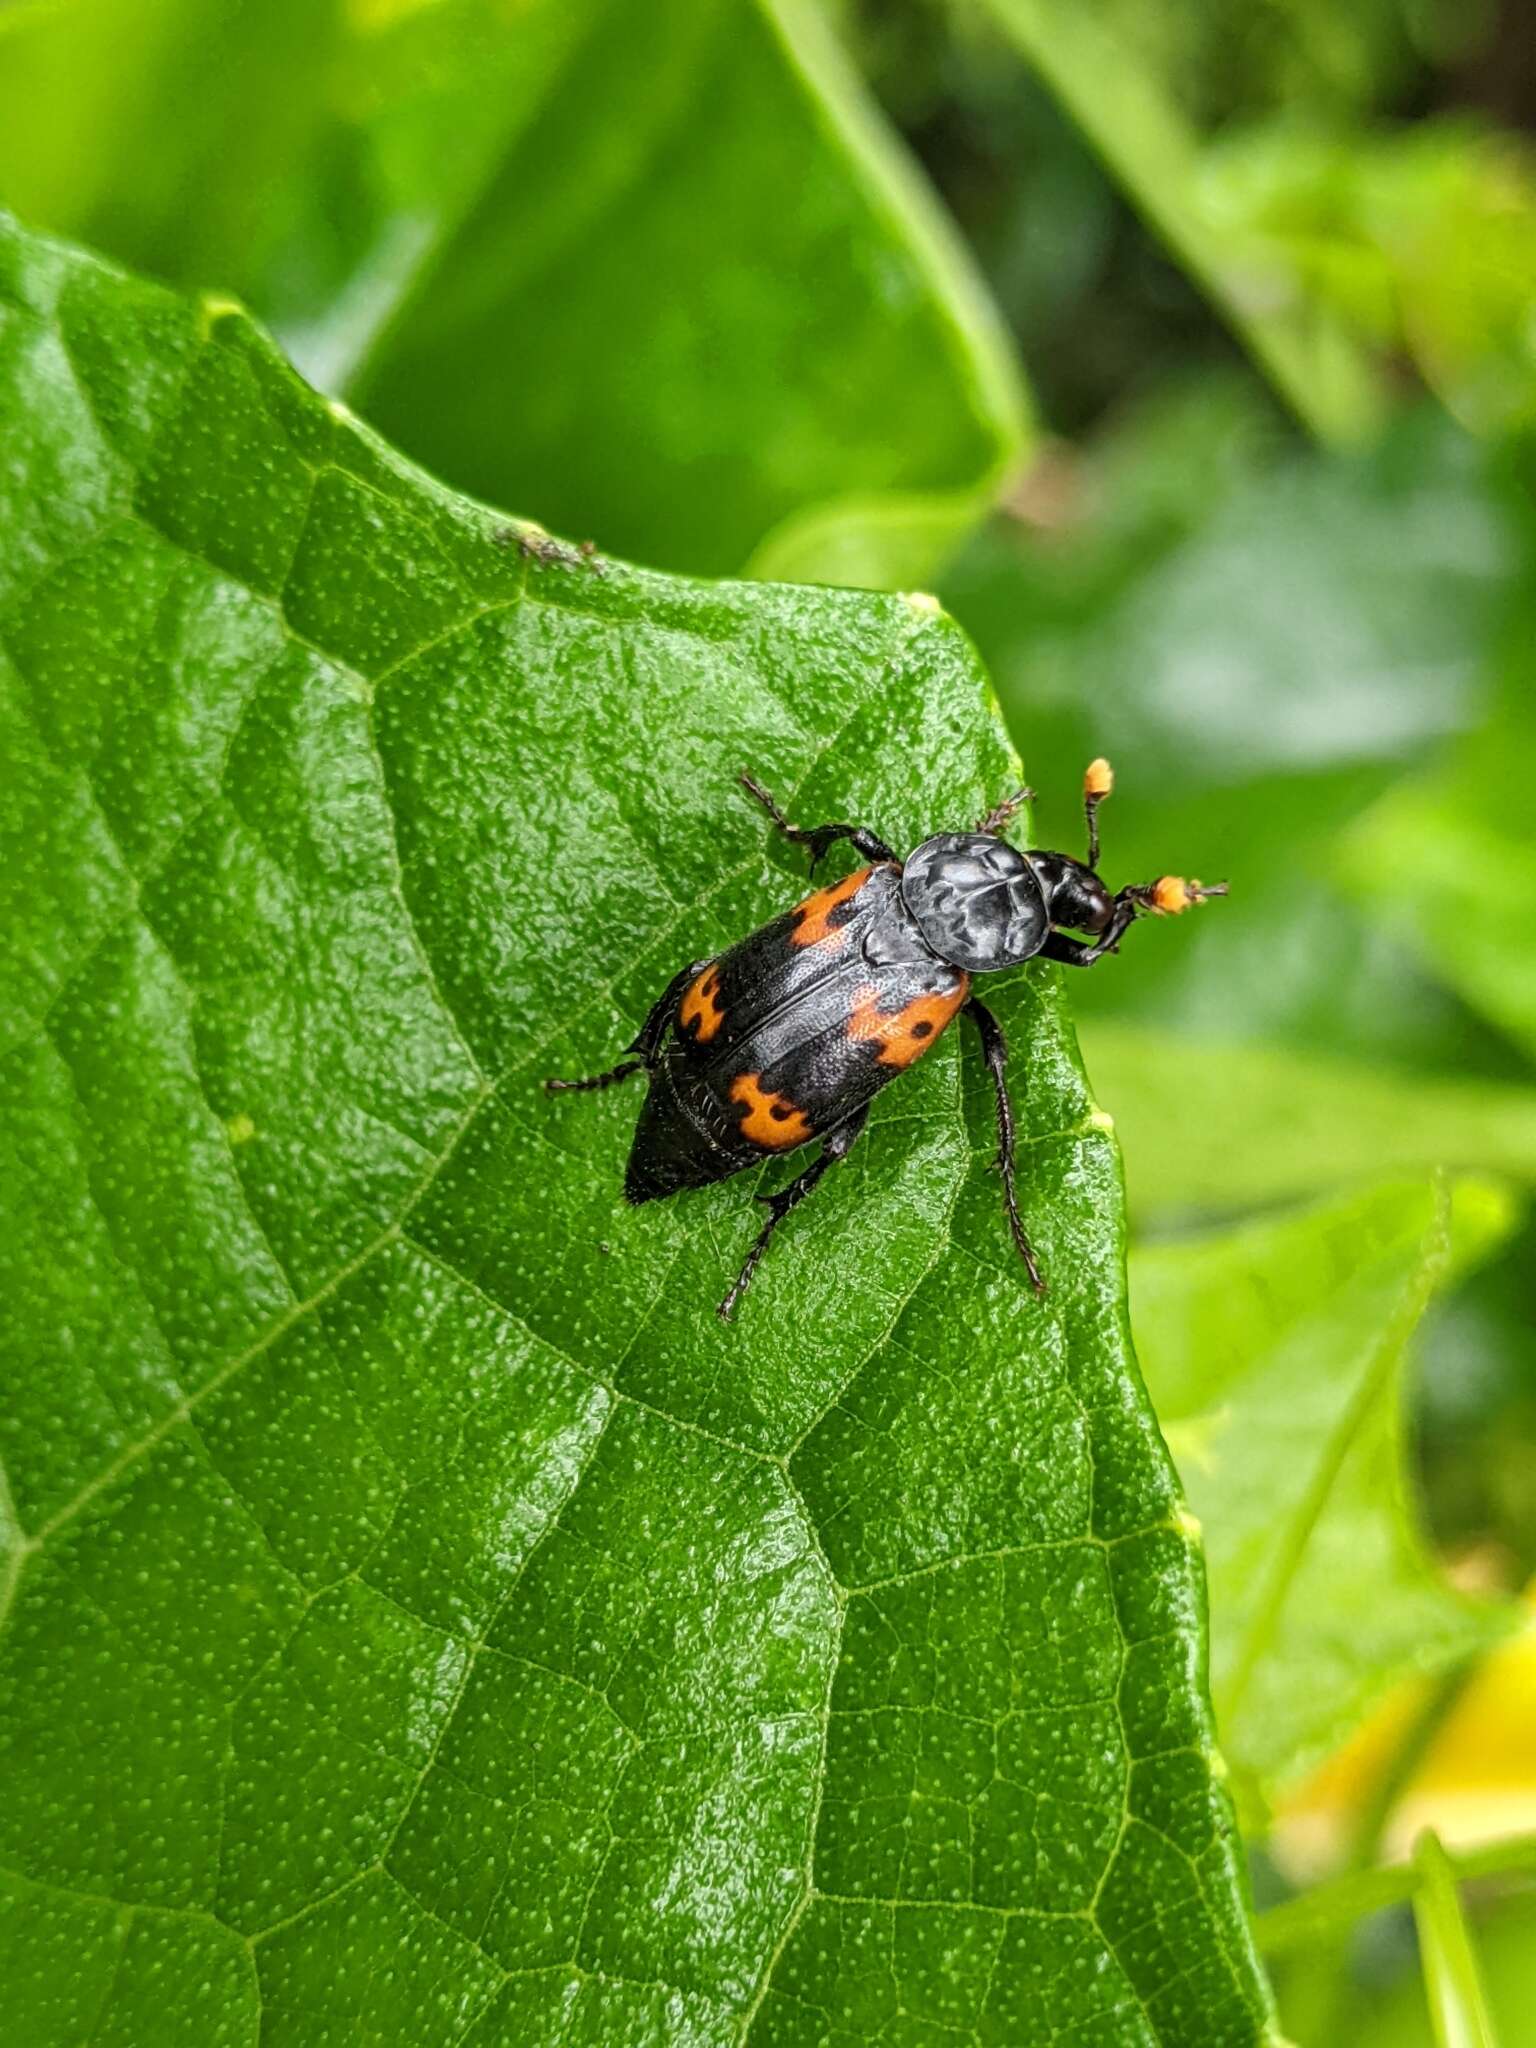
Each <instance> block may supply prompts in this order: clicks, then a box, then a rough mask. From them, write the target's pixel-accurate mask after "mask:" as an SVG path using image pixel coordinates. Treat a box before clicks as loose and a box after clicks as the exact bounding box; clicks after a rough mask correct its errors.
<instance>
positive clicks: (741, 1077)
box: [731, 1074, 812, 1152]
mask: <svg viewBox="0 0 1536 2048" xmlns="http://www.w3.org/2000/svg"><path fill="white" fill-rule="evenodd" d="M731 1100H732V1102H744V1103H745V1104H746V1106H747V1113H746V1115H745V1116H744V1117H743V1118H742V1120H741V1135H742V1136H743V1137H744V1138H750V1139H751V1141H752V1143H753V1144H754V1145H766V1146H767V1147H768V1149H769V1151H771V1152H782V1151H784V1150H786V1148H787V1147H789V1146H790V1145H803V1144H804V1143H805V1141H806V1139H807V1138H809V1137H810V1136H811V1135H812V1133H811V1120H810V1118H809V1117H808V1116H807V1115H806V1113H805V1111H804V1110H803V1109H796V1107H795V1105H794V1104H793V1103H792V1102H791V1101H790V1099H789V1097H788V1096H787V1095H775V1094H774V1092H773V1090H772V1089H771V1088H765V1087H764V1086H763V1084H762V1077H761V1075H759V1074H738V1075H737V1076H736V1078H735V1080H734V1081H733V1082H732V1083H731Z"/></svg>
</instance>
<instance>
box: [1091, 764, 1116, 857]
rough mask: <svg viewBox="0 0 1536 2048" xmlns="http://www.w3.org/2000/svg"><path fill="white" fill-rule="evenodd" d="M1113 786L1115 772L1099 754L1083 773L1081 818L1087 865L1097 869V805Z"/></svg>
mask: <svg viewBox="0 0 1536 2048" xmlns="http://www.w3.org/2000/svg"><path fill="white" fill-rule="evenodd" d="M1114 786H1115V771H1114V769H1113V768H1111V767H1110V765H1109V763H1108V762H1107V761H1106V760H1105V759H1104V756H1103V755H1102V754H1101V755H1100V756H1099V758H1098V759H1097V760H1096V761H1090V762H1089V763H1088V766H1087V768H1086V769H1085V770H1084V773H1083V816H1084V817H1085V818H1086V819H1087V820H1088V865H1089V867H1090V868H1092V869H1093V871H1094V873H1095V874H1097V873H1098V867H1099V805H1100V804H1101V803H1103V801H1104V799H1105V797H1107V796H1108V795H1109V793H1110V791H1111V790H1112V789H1113V788H1114Z"/></svg>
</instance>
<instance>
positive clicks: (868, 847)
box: [741, 775, 897, 875]
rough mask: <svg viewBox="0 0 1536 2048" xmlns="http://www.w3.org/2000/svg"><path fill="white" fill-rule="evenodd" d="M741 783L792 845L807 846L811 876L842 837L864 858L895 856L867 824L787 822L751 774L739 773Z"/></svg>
mask: <svg viewBox="0 0 1536 2048" xmlns="http://www.w3.org/2000/svg"><path fill="white" fill-rule="evenodd" d="M741 786H742V788H743V789H744V790H745V791H746V792H747V794H748V795H749V796H752V797H756V799H757V801H758V802H759V803H760V804H761V805H762V807H763V809H764V810H765V811H766V812H767V813H768V815H769V817H770V818H772V820H773V822H774V824H775V825H776V826H777V827H778V828H779V830H780V831H781V832H782V833H783V835H784V837H785V838H786V839H788V840H790V841H791V842H792V843H793V844H794V845H796V846H808V847H809V848H810V849H811V873H812V874H813V875H814V874H815V872H816V870H817V868H818V867H819V866H820V865H821V863H822V861H823V860H825V858H826V855H827V849H828V848H829V847H832V846H835V845H836V844H837V842H838V840H839V839H846V840H847V841H848V843H849V845H850V846H852V847H853V848H854V849H855V850H856V851H857V852H859V853H862V854H863V856H864V858H865V859H866V860H877V861H878V860H889V861H894V860H895V859H896V858H897V856H896V855H895V854H894V853H892V851H891V849H890V848H889V847H888V846H887V845H886V843H885V841H884V840H883V839H881V838H879V837H877V835H876V834H875V833H873V832H871V831H870V830H869V829H868V827H867V826H864V825H844V824H832V825H791V823H790V822H789V820H788V818H786V817H785V815H784V813H783V812H782V811H781V810H780V809H779V807H778V805H777V804H776V803H775V802H774V800H773V798H772V797H771V796H770V795H769V794H768V792H767V790H766V789H764V787H763V785H762V784H761V783H760V782H758V781H757V780H756V779H755V778H754V777H752V776H750V775H743V776H742V777H741Z"/></svg>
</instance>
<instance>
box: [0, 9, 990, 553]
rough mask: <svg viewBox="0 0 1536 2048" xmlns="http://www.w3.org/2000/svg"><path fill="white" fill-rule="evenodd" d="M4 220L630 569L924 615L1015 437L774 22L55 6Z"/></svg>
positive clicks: (891, 187)
mask: <svg viewBox="0 0 1536 2048" xmlns="http://www.w3.org/2000/svg"><path fill="white" fill-rule="evenodd" d="M146 16H147V18H146ZM0 33H4V31H3V30H0ZM642 79H643V80H644V90H643V92H642V91H638V90H637V89H636V82H637V81H639V80H642ZM146 166H148V169H147V170H146V168H145V167H146ZM0 189H4V190H5V191H6V192H7V195H8V197H9V198H10V200H11V201H12V203H13V204H15V205H17V206H18V207H19V208H22V209H24V210H26V211H27V212H28V213H29V214H30V216H31V217H33V218H35V219H37V220H39V221H41V222H43V223H45V224H46V225H48V226H50V227H53V228H55V229H59V230H62V231H66V232H69V233H72V234H76V235H78V236H80V237H82V238H84V239H87V240H90V241H93V242H95V243H97V244H99V245H100V246H101V247H102V248H104V249H105V250H106V251H107V252H108V253H109V254H112V255H115V256H117V257H119V258H121V259H123V260H125V261H127V262H130V263H134V264H138V265H140V266H142V267H145V268H148V269H150V270H153V271H155V272H157V273H158V274H160V275H161V276H164V277H168V278H170V279H172V280H173V281H176V282H181V283H185V284H188V285H217V286H219V287H221V288H224V289H228V290H231V291H234V292H237V293H239V294H240V295H241V296H242V297H243V298H245V299H247V300H248V301H249V303H250V304H251V305H252V306H253V307H254V308H255V309H256V311H257V312H258V313H260V314H262V315H264V316H265V317H267V318H268V319H269V320H270V321H272V322H273V323H274V324H275V326H276V329H277V332H278V336H279V339H280V340H282V341H284V342H285V344H286V345H287V346H288V348H289V350H290V352H291V353H292V355H293V356H294V359H295V361H296V362H297V363H298V365H299V367H300V368H301V369H302V370H304V371H305V373H306V374H307V375H309V376H310V377H311V378H312V380H313V381H315V382H317V383H319V384H320V385H321V386H322V387H323V388H326V389H328V390H331V391H334V392H335V393H336V394H337V395H338V396H342V397H344V398H346V399H347V400H348V401H349V402H351V403H352V404H354V405H356V406H357V407H358V408H359V409H362V410H365V411H366V412H367V413H368V415H369V417H370V418H371V419H372V420H373V421H374V423H375V424H376V425H378V426H380V427H382V428H383V429H384V431H385V432H387V433H390V434H392V435H393V436H394V437H395V438H396V439H397V440H398V441H399V442H400V444H401V445H402V446H403V447H404V448H405V449H406V450H407V451H408V452H409V453H411V454H413V455H415V456H416V457H418V458H419V459H420V460H422V461H424V462H426V463H428V464H429V465H430V466H431V467H432V468H434V469H435V470H436V471H437V472H438V473H439V474H440V475H441V476H443V477H445V478H446V479H447V480H448V481H449V482H451V483H453V484H455V485H457V486H458V487H459V488H460V489H463V490H468V491H471V492H474V493H475V494H477V495H479V496H481V497H484V498H486V499H488V500H491V501H500V502H503V503H505V502H509V501H511V502H516V503H521V504H529V505H536V506H538V508H539V511H540V514H541V516H542V517H543V518H544V519H545V520H546V521H547V522H548V523H549V524H550V525H551V526H554V527H559V528H563V529H565V530H567V531H570V532H573V533H577V534H592V535H595V536H597V538H598V539H599V540H600V542H601V544H602V545H603V547H605V548H611V549H614V550H617V551H621V552H625V551H627V552H632V553H636V554H643V555H644V556H645V557H646V558H647V559H648V560H651V561H654V562H658V563H660V564H662V565H663V566H668V567H677V568H683V569H687V570H690V571H694V572H701V573H717V572H724V571H731V570H739V569H741V568H743V567H744V566H745V565H746V564H747V563H748V562H749V560H750V561H751V562H752V563H753V568H754V573H757V574H764V575H772V576H787V577H792V576H798V577H807V576H815V577H818V578H828V579H833V580H841V581H847V582H856V583H863V584H874V585H878V586H892V585H896V586H912V585H918V584H921V583H923V582H925V581H927V580H928V579H929V578H930V577H931V576H932V574H933V572H934V569H935V567H936V565H937V563H938V562H939V560H940V559H941V558H942V556H943V555H944V554H945V553H947V552H948V551H949V549H950V548H951V547H952V545H953V543H954V542H955V540H956V539H957V538H958V537H959V536H960V535H961V534H962V533H963V532H965V530H966V529H967V528H968V527H969V526H970V525H971V524H973V523H974V521H975V519H976V518H977V517H978V515H979V514H980V512H981V511H982V510H983V509H984V507H985V505H986V504H987V502H988V500H989V498H990V496H991V494H992V492H993V490H994V488H995V485H996V483H997V481H998V479H999V477H1000V476H1001V474H1002V473H1003V471H1004V470H1005V469H1006V468H1007V467H1008V465H1009V464H1010V463H1011V462H1012V461H1013V460H1014V459H1015V457H1016V456H1017V454H1018V451H1019V448H1020V446H1021V443H1022V441H1023V438H1024V433H1025V427H1024V418H1023V399H1022V394H1021V388H1020V380H1019V375H1018V371H1017V368H1016V366H1015V362H1014V359H1013V354H1012V350H1011V347H1010V345H1009V343H1008V341H1007V338H1006V336H1005V335H1004V334H1003V332H1002V329H1001V325H1000V323H999V321H998V319H997V316H996V315H995V313H994V312H993V310H992V308H991V306H990V303H989V301H988V300H987V297H986V294H985V291H984V288H983V287H982V286H981V284H980V282H979V280H978V279H977V278H976V276H975V274H974V272H973V270H972V267H971V265H970V262H969V259H968V258H967V256H966V254H965V252H964V251H963V249H962V248H961V246H960V243H959V241H958V238H957V236H956V235H955V234H954V231H953V229H952V228H951V227H950V225H949V223H948V221H947V219H946V218H945V217H944V215H943V214H942V212H941V210H940V209H939V207H938V206H937V205H936V204H935V202H934V200H933V198H932V195H931V194H930V193H929V192H928V190H927V188H926V186H925V185H924V183H923V181H922V180H921V178H920V176H919V174H918V173H917V172H916V170H915V168H914V167H913V166H912V165H911V163H910V162H909V161H908V160H907V158H906V157H905V154H904V152H903V151H902V149H901V148H900V145H899V144H898V143H897V142H896V140H895V138H894V137H893V136H892V135H891V134H890V132H889V131H888V130H887V129H886V128H885V126H884V124H883V123H882V121H881V120H880V118H879V116H878V115H877V114H876V113H875V112H874V110H873V109H872V108H871V107H870V106H869V105H868V104H867V103H866V100H865V98H864V95H863V93H862V89H861V88H860V86H859V84H858V81H857V80H856V79H855V78H854V77H853V76H852V74H851V72H850V70H849V68H848V66H847V64H846V63H845V62H844V60H843V59H842V57H841V56H840V53H839V52H838V50H837V48H836V47H835V46H834V44H833V43H832V41H831V38H830V36H829V34H828V32H827V30H826V27H825V25H824V24H823V22H822V20H821V18H820V15H819V12H818V11H817V10H816V9H815V8H814V7H813V6H810V5H807V4H803V0H745V4H735V5H731V6H722V5H720V4H719V0H657V4H655V5H654V6H651V7H646V8H638V9H637V8H634V7H630V6H625V5H623V4H622V0H598V4H596V5H594V6H589V7H570V6H563V5H561V4H559V0H526V4H523V5H519V6H516V7H514V8H510V9H509V8H508V6H507V5H506V4H505V0H439V4H437V5H434V6H431V7H425V8H423V7H421V6H419V5H410V4H408V5H403V6H402V5H394V4H379V5H368V6H358V5H355V4H351V0H318V4H317V0H280V5H279V6H278V7H277V8H276V9H270V8H261V9H256V8H251V7H247V6H241V5H237V4H232V0H224V4H221V5H219V6H218V7H215V8H213V9H210V7H209V6H208V4H207V0H150V5H149V6H148V8H146V6H145V5H144V4H142V0H77V4H75V5H66V6H63V7H60V8H57V9H54V10H51V11H49V12H48V13H46V14H44V15H43V16H41V17H38V18H36V19H34V20H32V21H30V22H23V23H22V24H21V25H20V26H18V27H16V28H14V29H13V30H12V31H11V33H10V35H9V36H8V38H7V40H6V63H5V65H4V67H0ZM895 421H899V422H900V431H899V432H893V431H892V426H893V422H895Z"/></svg>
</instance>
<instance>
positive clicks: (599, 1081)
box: [544, 960, 709, 1095]
mask: <svg viewBox="0 0 1536 2048" xmlns="http://www.w3.org/2000/svg"><path fill="white" fill-rule="evenodd" d="M708 965H709V962H708V961H707V960H695V961H694V963H693V965H692V966H691V967H683V968H680V969H679V970H678V972H677V973H676V974H674V975H673V977H672V979H671V980H670V981H669V982H668V983H667V985H666V987H665V988H664V989H663V990H662V992H661V994H660V995H659V996H658V997H657V998H656V1000H655V1002H654V1003H652V1005H651V1007H650V1010H649V1011H648V1013H647V1015H646V1019H645V1022H644V1023H643V1024H642V1025H641V1026H640V1029H639V1030H638V1031H637V1032H636V1033H635V1035H634V1037H633V1038H632V1039H631V1040H630V1042H629V1044H628V1045H627V1046H626V1047H625V1048H624V1050H625V1051H626V1052H627V1053H632V1054H634V1058H632V1059H623V1060H620V1061H619V1063H618V1065H617V1066H616V1067H610V1068H609V1069H608V1071H607V1072H606V1073H604V1074H587V1075H585V1076H584V1077H583V1078H582V1079H581V1080H579V1081H561V1080H557V1079H556V1078H555V1077H554V1076H551V1077H550V1078H549V1079H548V1080H547V1081H546V1082H545V1083H544V1090H545V1093H546V1094H548V1095H558V1094H561V1093H562V1092H563V1091H565V1090H566V1089H574V1088H611V1087H612V1086H613V1084H614V1082H615V1081H627V1080H628V1079H629V1077H630V1075H631V1074H638V1073H641V1072H645V1073H647V1074H648V1073H649V1072H650V1071H651V1069H652V1067H654V1066H655V1064H656V1061H657V1058H658V1056H659V1055H660V1052H661V1041H662V1039H663V1038H665V1037H666V1035H667V1026H668V1025H669V1024H670V1023H671V1021H672V1016H673V1012H674V1011H675V1009H676V1007H677V1001H678V998H679V997H680V996H681V994H682V992H683V990H684V989H685V988H686V987H687V986H688V984H689V982H690V981H692V979H693V977H694V976H695V975H696V974H701V973H702V972H703V971H704V969H705V968H706V967H707V966H708Z"/></svg>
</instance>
